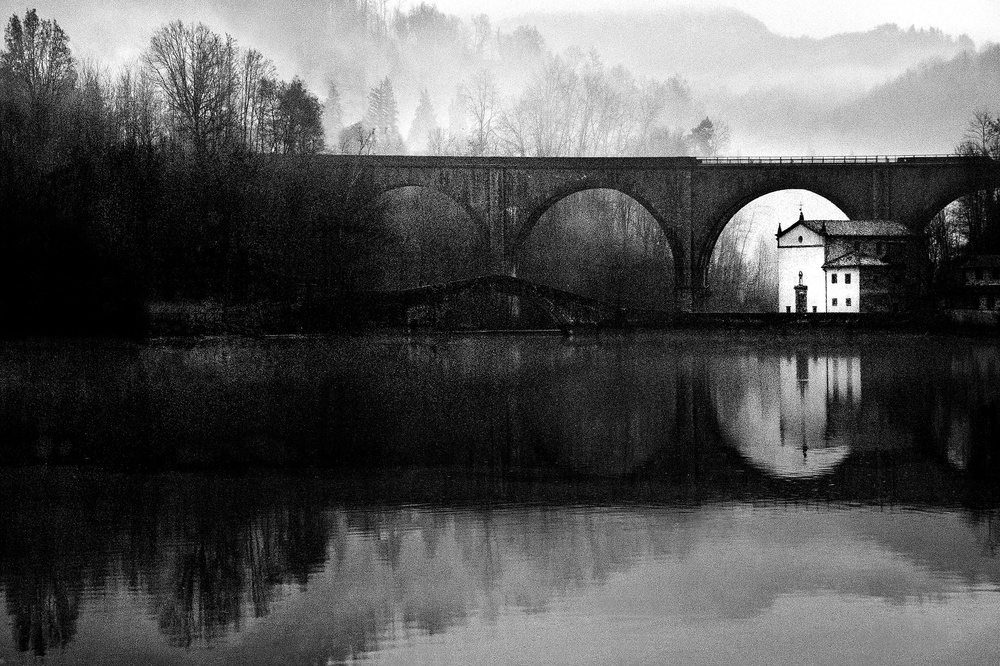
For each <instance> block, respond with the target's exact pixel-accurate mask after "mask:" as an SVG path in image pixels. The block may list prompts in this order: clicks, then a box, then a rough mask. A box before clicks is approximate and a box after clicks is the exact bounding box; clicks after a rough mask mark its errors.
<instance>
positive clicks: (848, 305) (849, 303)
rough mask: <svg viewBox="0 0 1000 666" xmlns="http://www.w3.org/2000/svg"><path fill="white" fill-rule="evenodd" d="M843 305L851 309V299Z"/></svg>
mask: <svg viewBox="0 0 1000 666" xmlns="http://www.w3.org/2000/svg"><path fill="white" fill-rule="evenodd" d="M845 304H846V305H847V307H851V299H849V298H848V299H847V302H846V303H845Z"/></svg>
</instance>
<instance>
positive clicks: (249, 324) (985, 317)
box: [146, 302, 1000, 337]
mask: <svg viewBox="0 0 1000 666" xmlns="http://www.w3.org/2000/svg"><path fill="white" fill-rule="evenodd" d="M147 321H148V329H147V331H146V334H147V336H148V337H188V336H206V335H243V336H249V337H256V336H264V335H281V334H324V333H336V332H358V331H361V332H365V331H373V330H382V329H386V328H389V329H397V330H412V331H424V332H461V333H509V334H526V333H539V332H545V331H551V332H560V329H558V328H556V327H552V328H551V329H548V328H546V327H539V326H537V325H534V326H530V327H525V328H517V327H508V328H492V327H476V326H470V325H468V324H463V323H462V322H456V321H454V320H449V319H447V318H443V319H442V320H441V321H439V322H434V321H421V322H419V323H414V319H413V318H411V317H409V316H408V313H407V309H406V308H377V307H372V308H365V307H362V306H361V305H359V304H358V303H356V302H355V303H352V304H350V305H347V306H345V307H343V308H339V309H338V308H337V307H329V306H328V307H325V308H318V307H306V306H296V305H289V304H282V303H275V302H262V303H256V304H246V305H224V304H221V303H214V302H203V303H190V302H188V303H152V304H150V305H149V306H148V319H147ZM677 329H681V330H685V329H687V330H760V331H775V332H776V333H780V334H790V333H795V332H808V331H817V330H831V331H832V330H845V331H899V332H909V333H914V332H916V333H935V334H946V333H955V334H961V335H968V334H984V335H996V334H997V332H998V331H1000V313H997V312H981V311H936V312H925V313H918V314H905V315H900V314H889V313H863V314H858V313H809V314H804V315H796V314H788V313H779V312H768V313H738V312H726V313H721V312H716V313H680V312H674V313H671V312H659V311H630V312H624V311H623V313H622V315H621V316H619V317H616V318H613V319H608V320H606V321H600V322H586V323H578V324H571V325H570V326H569V330H570V331H572V332H573V333H585V332H587V331H596V330H677Z"/></svg>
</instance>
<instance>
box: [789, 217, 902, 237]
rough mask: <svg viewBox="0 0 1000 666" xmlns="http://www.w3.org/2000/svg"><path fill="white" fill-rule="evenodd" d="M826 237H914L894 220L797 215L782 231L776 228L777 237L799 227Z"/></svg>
mask: <svg viewBox="0 0 1000 666" xmlns="http://www.w3.org/2000/svg"><path fill="white" fill-rule="evenodd" d="M800 224H801V225H803V226H804V227H806V228H807V229H809V230H811V231H814V232H816V233H817V234H819V235H821V236H827V237H831V238H832V237H845V236H847V237H874V238H884V237H905V236H914V235H916V234H915V233H914V232H913V231H911V230H910V228H909V227H907V226H906V225H905V224H903V223H902V222H896V221H895V220H807V219H805V217H804V216H803V215H802V213H801V212H800V213H799V219H798V221H796V222H795V224H793V225H792V226H790V227H788V228H787V229H785V230H784V231H782V230H781V226H780V225H779V226H778V234H777V235H778V236H779V237H780V236H783V235H785V234H787V233H788V232H789V231H791V230H792V229H794V228H795V227H797V226H799V225H800Z"/></svg>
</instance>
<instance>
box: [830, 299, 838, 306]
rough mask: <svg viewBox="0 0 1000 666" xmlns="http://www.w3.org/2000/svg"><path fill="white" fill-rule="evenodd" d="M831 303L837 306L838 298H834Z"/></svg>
mask: <svg viewBox="0 0 1000 666" xmlns="http://www.w3.org/2000/svg"><path fill="white" fill-rule="evenodd" d="M831 305H833V307H837V299H836V298H835V299H833V302H832V303H831Z"/></svg>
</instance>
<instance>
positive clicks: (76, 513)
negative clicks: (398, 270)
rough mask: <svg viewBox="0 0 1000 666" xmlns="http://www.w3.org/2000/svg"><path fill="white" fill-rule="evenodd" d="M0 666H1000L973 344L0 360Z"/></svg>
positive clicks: (990, 443) (228, 351)
mask: <svg viewBox="0 0 1000 666" xmlns="http://www.w3.org/2000/svg"><path fill="white" fill-rule="evenodd" d="M0 433H2V437H3V443H2V445H0V608H2V609H3V612H4V617H5V619H6V626H5V627H0V663H2V664H19V663H57V664H59V663H66V664H95V663H102V664H131V663H148V664H186V663H198V664H217V663H226V664H273V663H287V664H338V663H354V662H366V663H373V664H467V663H479V664H536V663H542V664H579V663H592V664H660V663H684V664H733V663H746V664H801V663H813V664H856V663H879V664H939V663H950V664H982V663H1000V634H998V633H997V631H996V629H997V627H998V626H1000V557H998V546H1000V512H998V509H1000V492H998V491H1000V482H998V479H1000V476H998V471H1000V469H998V468H1000V343H997V342H996V341H993V340H989V339H962V338H946V337H941V338H935V337H919V336H907V335H892V336H889V335H884V334H880V335H875V334H867V335H852V336H846V335H830V336H824V337H818V336H814V337H806V336H804V335H791V336H785V337H778V336H773V335H769V336H764V335H761V334H755V333H753V334H751V333H725V334H724V333H706V334H648V335H638V334H635V335H600V336H587V337H579V338H571V339H566V340H564V339H562V338H559V337H555V336H499V335H496V336H475V335H468V336H444V335H440V336H412V337H411V336H394V335H384V336H376V335H369V336H363V337H344V338H321V339H294V338H292V339H268V340H244V339H207V340H200V341H197V342H193V341H187V342H170V341H161V342H153V343H149V344H143V345H137V344H131V343H124V342H114V341H106V340H85V341H66V340H38V341H22V342H9V341H8V342H5V343H3V344H2V346H0Z"/></svg>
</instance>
